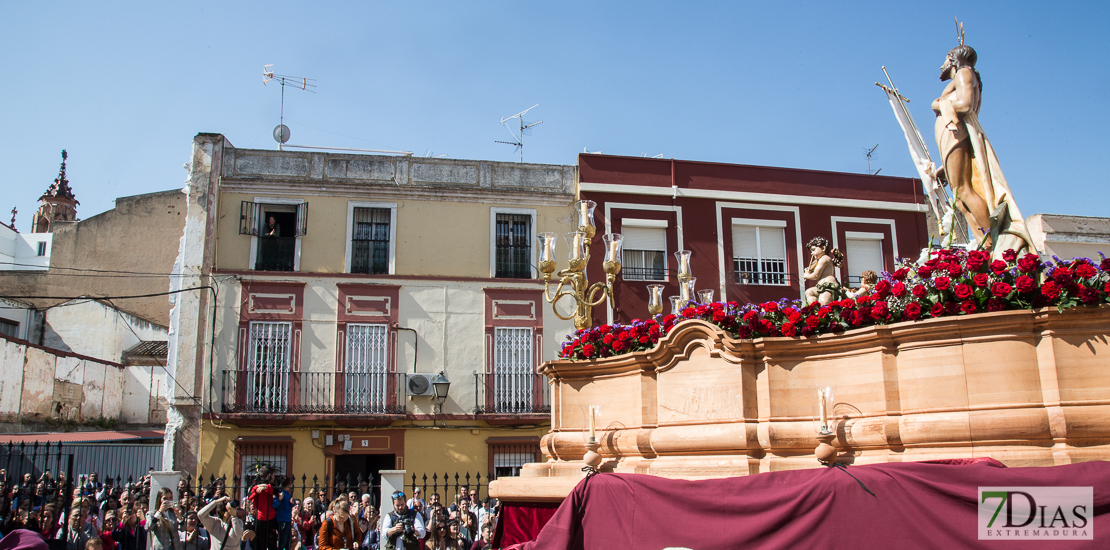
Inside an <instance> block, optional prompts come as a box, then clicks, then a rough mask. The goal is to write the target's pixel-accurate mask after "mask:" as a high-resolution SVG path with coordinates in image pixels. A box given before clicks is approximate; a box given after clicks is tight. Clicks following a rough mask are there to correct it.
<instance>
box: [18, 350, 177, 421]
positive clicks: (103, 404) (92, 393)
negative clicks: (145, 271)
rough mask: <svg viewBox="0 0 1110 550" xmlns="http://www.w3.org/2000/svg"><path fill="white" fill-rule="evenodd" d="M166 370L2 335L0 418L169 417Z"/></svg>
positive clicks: (125, 418)
mask: <svg viewBox="0 0 1110 550" xmlns="http://www.w3.org/2000/svg"><path fill="white" fill-rule="evenodd" d="M165 383H166V376H165V369H164V368H162V367H153V368H151V367H125V366H121V365H119V364H115V363H111V362H107V361H99V360H97V359H93V358H87V357H74V356H72V355H68V354H58V353H54V352H52V351H51V350H47V349H42V348H39V347H36V346H31V345H27V344H23V343H19V342H16V341H13V340H9V339H7V338H0V421H4V422H13V421H17V420H29V421H44V420H47V419H54V420H72V421H76V422H84V421H90V420H96V419H100V418H105V419H115V420H117V421H119V422H121V423H124V424H157V423H160V422H162V423H164V422H165V419H166V403H165V400H166V396H165V390H164V389H163V388H164V385H165Z"/></svg>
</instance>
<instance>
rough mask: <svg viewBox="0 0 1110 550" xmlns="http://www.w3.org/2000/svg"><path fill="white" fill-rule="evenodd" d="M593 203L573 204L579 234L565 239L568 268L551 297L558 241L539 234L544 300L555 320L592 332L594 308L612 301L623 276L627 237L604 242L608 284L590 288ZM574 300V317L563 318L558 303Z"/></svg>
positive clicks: (617, 235)
mask: <svg viewBox="0 0 1110 550" xmlns="http://www.w3.org/2000/svg"><path fill="white" fill-rule="evenodd" d="M595 206H597V205H596V203H594V201H587V200H581V201H578V202H576V203H574V209H575V213H576V215H577V216H578V231H574V232H571V233H567V234H566V235H565V238H566V240H567V246H568V247H569V248H570V250H569V254H568V260H567V264H568V265H567V268H566V269H564V270H562V271H560V272H559V273H558V277H559V284H558V286H556V287H555V293H554V294H551V274H552V273H554V272H555V269H556V265H555V239H556V235H555V234H554V233H540V234H539V235H537V236H536V239H537V240H538V241H539V252H540V257H539V262H538V263H539V265H538V267H539V271H540V272H541V273H543V290H544V299H545V300H547V302H548V303H549V304H551V309H552V311H554V312H555V316H556V317H558V318H560V319H563V320H564V321H568V320H570V319H574V327H575V328H577V329H585V328H590V326H591V325H592V324H593V315H592V313H593V308H594V306H597V305H601V304H602V303H603V302H605V300H609V302H610V303H612V301H613V281H615V280H616V279H617V274H618V273H620V272H621V247H622V246H623V242H624V237H623V236H621V234H620V233H609V234H606V235H605V236H604V237H603V238H604V240H605V259H604V260H603V261H602V263H601V268H602V269H604V270H605V282H600V281H598V282H596V283H594V284H590V281H589V279H588V278H587V277H586V266H587V265H589V262H590V243H591V242H592V241H593V238H594V233H595V231H596V227H595V226H594V220H593V218H594V207H595ZM568 296H569V297H571V298H573V299H574V303H575V310H574V315H569V316H564V315H563V314H562V313H560V312H559V309H558V308H557V307H556V302H558V301H559V300H561V299H563V298H566V297H568Z"/></svg>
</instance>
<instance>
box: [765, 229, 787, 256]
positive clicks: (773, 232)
mask: <svg viewBox="0 0 1110 550" xmlns="http://www.w3.org/2000/svg"><path fill="white" fill-rule="evenodd" d="M759 252H760V254H761V256H762V259H764V260H785V259H786V232H785V231H784V230H783V229H782V228H781V227H760V228H759Z"/></svg>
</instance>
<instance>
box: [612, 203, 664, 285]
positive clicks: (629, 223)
mask: <svg viewBox="0 0 1110 550" xmlns="http://www.w3.org/2000/svg"><path fill="white" fill-rule="evenodd" d="M625 227H641V228H646V229H662V230H663V278H662V279H628V280H629V281H645V282H652V283H661V282H667V280H668V279H669V278H670V274H669V273H668V272H667V267H668V266H669V265H670V262H669V261H668V260H669V258H668V257H667V252H668V251H667V229H668V228H669V227H670V222H669V221H668V220H648V219H641V218H621V230H622V231H623V230H624V228H625ZM621 250H622V254H623V250H624V249H623V247H622V249H621ZM621 261H622V262H623V261H624V258H623V257H622V258H621Z"/></svg>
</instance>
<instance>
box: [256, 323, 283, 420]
mask: <svg viewBox="0 0 1110 550" xmlns="http://www.w3.org/2000/svg"><path fill="white" fill-rule="evenodd" d="M292 328H293V327H292V324H291V323H280V322H268V321H252V322H251V324H250V342H249V343H248V345H249V346H250V350H249V354H250V355H249V357H248V358H247V380H246V382H247V386H246V396H245V398H246V402H247V404H248V406H249V407H250V409H249V410H251V411H253V412H285V411H286V410H287V408H288V406H289V371H290V358H291V355H290V349H291V347H292V346H291V338H290V333H291V332H292Z"/></svg>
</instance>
